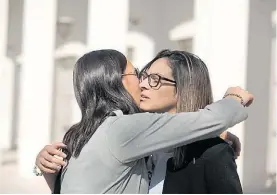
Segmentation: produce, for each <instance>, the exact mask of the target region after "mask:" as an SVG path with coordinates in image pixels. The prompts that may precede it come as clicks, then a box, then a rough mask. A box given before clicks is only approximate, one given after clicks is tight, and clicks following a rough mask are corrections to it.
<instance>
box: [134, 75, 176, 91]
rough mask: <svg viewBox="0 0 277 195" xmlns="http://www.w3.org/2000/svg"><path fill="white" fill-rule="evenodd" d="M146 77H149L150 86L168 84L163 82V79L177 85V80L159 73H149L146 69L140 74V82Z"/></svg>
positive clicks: (158, 86)
mask: <svg viewBox="0 0 277 195" xmlns="http://www.w3.org/2000/svg"><path fill="white" fill-rule="evenodd" d="M146 78H148V84H149V86H150V87H151V88H154V89H159V88H160V87H161V86H162V85H166V83H162V82H161V81H162V80H164V81H168V82H170V83H172V84H173V85H174V86H175V85H176V81H173V80H171V79H168V78H166V77H163V76H161V75H159V74H147V72H145V71H144V72H142V73H141V74H140V75H139V81H140V82H142V81H144V80H145V79H146Z"/></svg>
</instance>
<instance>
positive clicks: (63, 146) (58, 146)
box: [52, 142, 66, 149]
mask: <svg viewBox="0 0 277 195" xmlns="http://www.w3.org/2000/svg"><path fill="white" fill-rule="evenodd" d="M52 146H53V147H54V148H56V149H59V148H66V145H65V144H64V143H62V142H55V143H53V144H52Z"/></svg>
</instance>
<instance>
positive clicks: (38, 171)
mask: <svg viewBox="0 0 277 195" xmlns="http://www.w3.org/2000/svg"><path fill="white" fill-rule="evenodd" d="M33 173H34V174H35V175H36V176H42V172H41V170H40V169H39V168H38V167H37V166H36V165H35V166H34V169H33Z"/></svg>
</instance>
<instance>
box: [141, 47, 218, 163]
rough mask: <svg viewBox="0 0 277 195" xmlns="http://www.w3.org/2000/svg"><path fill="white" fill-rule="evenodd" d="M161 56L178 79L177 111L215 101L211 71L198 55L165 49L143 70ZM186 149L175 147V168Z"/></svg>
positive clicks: (201, 106)
mask: <svg viewBox="0 0 277 195" xmlns="http://www.w3.org/2000/svg"><path fill="white" fill-rule="evenodd" d="M160 58H166V59H167V60H168V64H169V66H170V68H171V69H172V76H173V78H174V80H175V81H176V92H177V96H178V103H177V112H195V111H197V110H199V109H203V108H204V107H205V106H207V105H209V104H211V103H212V102H213V95H212V88H211V82H210V77H209V71H208V68H207V66H206V65H205V63H204V62H203V61H202V60H201V59H200V58H199V57H198V56H196V55H194V54H192V53H189V52H186V51H177V50H176V51H170V50H163V51H161V52H159V53H158V54H157V56H156V57H155V58H154V59H153V60H152V61H151V62H149V63H148V64H147V65H146V66H145V67H144V68H143V69H142V72H143V71H146V70H147V69H149V68H150V67H151V65H152V64H153V62H155V61H156V60H158V59H160ZM186 149H187V147H186V146H181V147H179V148H176V149H174V155H173V163H174V166H175V168H179V167H180V166H181V165H182V164H183V162H184V157H185V153H186Z"/></svg>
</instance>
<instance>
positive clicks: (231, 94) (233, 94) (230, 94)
mask: <svg viewBox="0 0 277 195" xmlns="http://www.w3.org/2000/svg"><path fill="white" fill-rule="evenodd" d="M227 96H236V97H238V98H239V99H240V100H241V101H240V103H241V104H242V105H243V106H244V101H243V99H242V97H241V96H240V95H238V94H235V93H228V94H226V95H224V96H223V98H226V97H227Z"/></svg>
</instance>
